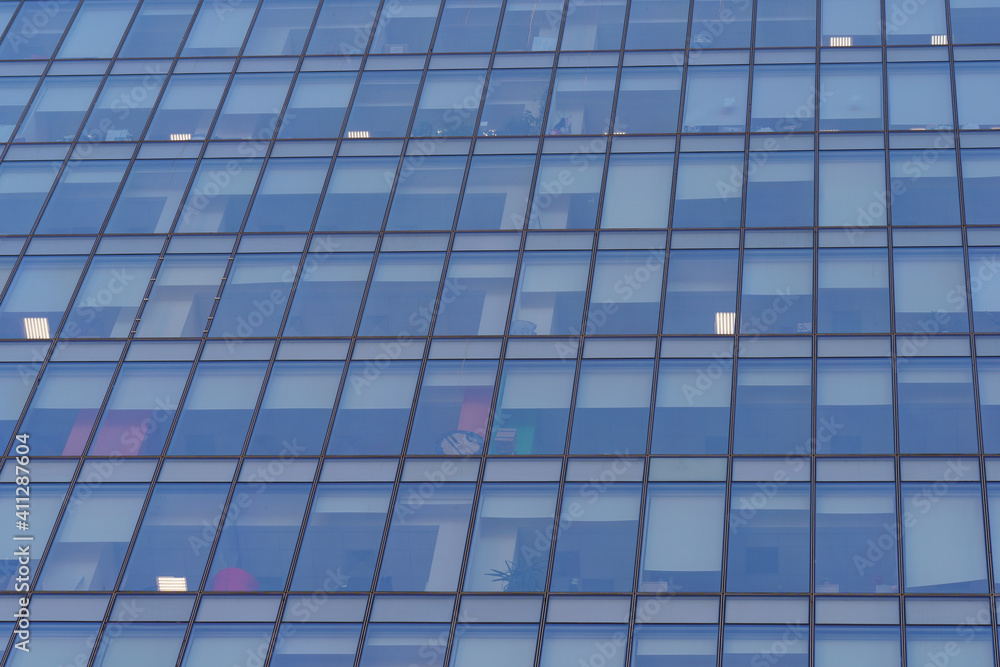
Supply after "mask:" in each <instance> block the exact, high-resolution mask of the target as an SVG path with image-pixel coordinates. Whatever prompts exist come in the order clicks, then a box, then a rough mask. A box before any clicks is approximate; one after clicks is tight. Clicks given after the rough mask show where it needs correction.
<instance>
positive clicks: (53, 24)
mask: <svg viewBox="0 0 1000 667" xmlns="http://www.w3.org/2000/svg"><path fill="white" fill-rule="evenodd" d="M78 6H79V2H77V1H76V0H67V1H66V2H62V3H56V4H55V5H53V4H52V3H51V1H50V0H26V2H24V3H22V4H21V9H20V11H19V12H18V13H17V16H15V17H14V20H13V21H11V23H10V28H9V29H8V30H7V35H6V36H5V37H4V39H3V42H0V60H43V59H47V58H49V57H50V56H51V55H52V52H53V51H55V49H56V45H57V44H58V43H59V40H60V39H62V34H63V31H64V30H65V29H66V26H67V25H68V24H69V21H70V19H71V18H73V14H74V12H76V8H77V7H78Z"/></svg>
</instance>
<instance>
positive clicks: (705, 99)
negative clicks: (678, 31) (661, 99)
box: [683, 2, 749, 132]
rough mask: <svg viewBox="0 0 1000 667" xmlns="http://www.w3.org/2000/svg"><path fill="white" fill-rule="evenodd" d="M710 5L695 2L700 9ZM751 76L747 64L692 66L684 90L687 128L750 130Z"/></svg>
mask: <svg viewBox="0 0 1000 667" xmlns="http://www.w3.org/2000/svg"><path fill="white" fill-rule="evenodd" d="M707 4H709V3H707V2H695V9H696V11H697V8H698V6H699V5H707ZM734 4H735V3H734ZM715 11H718V10H717V9H716V10H715ZM733 28H734V26H729V29H728V30H726V31H725V33H724V34H727V35H728V34H729V32H730V30H732V29H733ZM695 37H697V35H695ZM692 41H694V37H692ZM748 75H749V72H748V70H747V68H746V67H745V66H743V67H690V68H688V75H687V77H688V79H687V89H686V91H685V93H684V123H683V124H684V131H685V132H744V131H746V111H745V109H746V106H747V77H748Z"/></svg>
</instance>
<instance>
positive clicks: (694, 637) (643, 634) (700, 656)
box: [631, 625, 719, 667]
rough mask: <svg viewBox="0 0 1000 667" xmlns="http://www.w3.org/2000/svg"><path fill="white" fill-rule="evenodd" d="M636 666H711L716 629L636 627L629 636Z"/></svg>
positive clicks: (714, 653) (716, 651) (715, 649)
mask: <svg viewBox="0 0 1000 667" xmlns="http://www.w3.org/2000/svg"><path fill="white" fill-rule="evenodd" d="M632 638H633V639H632V663H631V664H633V665H635V666H636V667H647V666H652V665H659V666H660V667H713V666H714V665H715V664H716V656H717V654H718V644H719V630H718V628H716V627H715V626H714V625H712V626H705V625H688V626H668V625H636V626H635V631H634V633H633V635H632Z"/></svg>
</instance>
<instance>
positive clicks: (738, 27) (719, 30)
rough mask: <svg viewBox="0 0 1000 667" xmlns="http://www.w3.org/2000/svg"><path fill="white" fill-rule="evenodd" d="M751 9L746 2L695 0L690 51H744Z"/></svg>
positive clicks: (748, 37) (738, 0)
mask: <svg viewBox="0 0 1000 667" xmlns="http://www.w3.org/2000/svg"><path fill="white" fill-rule="evenodd" d="M752 18H753V5H752V3H749V2H746V0H723V2H719V3H717V2H715V1H714V0H694V6H693V8H692V10H691V43H690V44H689V48H691V49H746V48H748V47H749V46H750V29H751V25H750V21H751V19H752Z"/></svg>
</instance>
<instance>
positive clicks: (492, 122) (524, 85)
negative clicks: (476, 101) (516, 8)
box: [479, 2, 552, 137]
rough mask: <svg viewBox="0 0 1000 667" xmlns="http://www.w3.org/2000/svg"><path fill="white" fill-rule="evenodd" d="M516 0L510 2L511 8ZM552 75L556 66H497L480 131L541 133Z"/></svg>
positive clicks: (491, 80)
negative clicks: (529, 67)
mask: <svg viewBox="0 0 1000 667" xmlns="http://www.w3.org/2000/svg"><path fill="white" fill-rule="evenodd" d="M513 4H514V3H512V2H509V3H508V4H507V9H508V11H510V7H511V6H512V5H513ZM551 77H552V70H547V69H516V70H505V69H495V70H493V73H492V74H491V75H490V83H489V91H490V94H489V95H487V96H486V100H485V101H484V103H483V113H482V118H481V120H480V121H479V134H481V135H484V136H489V137H495V136H509V135H536V134H540V133H541V131H542V116H543V114H544V113H545V103H546V101H547V100H548V98H549V80H550V79H551Z"/></svg>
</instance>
